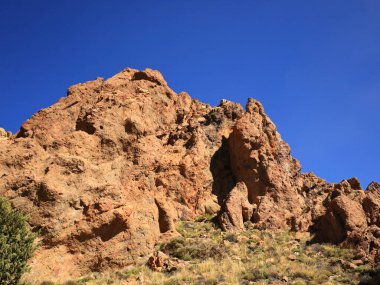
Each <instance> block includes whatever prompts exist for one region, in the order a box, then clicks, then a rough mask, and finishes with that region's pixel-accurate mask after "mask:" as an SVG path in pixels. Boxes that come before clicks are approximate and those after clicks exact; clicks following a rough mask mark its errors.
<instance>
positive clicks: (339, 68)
mask: <svg viewBox="0 0 380 285" xmlns="http://www.w3.org/2000/svg"><path fill="white" fill-rule="evenodd" d="M125 67H133V68H138V69H143V68H146V67H151V68H154V69H158V70H160V71H161V72H162V73H163V74H164V76H165V78H166V80H167V81H168V82H169V85H170V86H171V87H172V88H173V89H174V90H175V91H177V92H179V91H182V90H184V91H187V92H188V93H190V94H191V95H192V96H193V97H195V98H197V99H200V100H201V101H203V102H206V103H209V104H211V105H217V104H218V103H219V101H220V100H221V99H229V100H233V101H237V102H239V103H241V104H243V105H244V104H245V102H246V100H247V98H248V97H253V98H256V99H258V100H260V101H261V102H262V103H263V105H264V107H265V109H266V112H267V113H268V114H269V115H270V116H271V118H272V120H273V121H274V122H275V124H276V125H277V127H278V129H279V131H280V133H281V134H282V137H283V138H284V139H285V140H286V141H287V142H288V143H289V144H290V146H291V148H292V153H293V155H294V156H295V157H296V158H298V159H299V160H300V161H301V164H302V165H303V170H304V171H314V172H315V173H316V174H318V175H320V176H322V177H324V178H326V179H327V180H328V181H331V182H338V181H340V180H341V179H343V178H349V177H352V176H357V177H359V179H360V180H361V181H362V184H363V186H366V185H367V184H368V183H369V182H370V181H372V180H378V181H380V167H379V162H380V150H379V139H380V124H379V122H380V120H379V107H380V1H378V0H360V1H358V0H355V1H354V0H318V1H317V0H315V1H313V0H310V1H305V0H299V1H295V0H286V1H284V0H260V1H259V0H257V1H255V0H251V1H236V0H235V1H223V0H218V1H205V0H203V1H197V0H193V1H179V0H177V1H165V0H162V1H150V0H145V1H128V0H126V1H116V0H111V1H105V0H104V1H98V0H75V1H73V0H65V1H50V0H45V1H42V0H33V1H32V0H24V1H21V0H0V86H1V91H0V94H1V95H0V96H1V103H0V126H2V127H4V128H6V129H8V130H11V131H13V132H15V131H16V130H17V129H18V128H19V126H20V125H21V123H22V122H23V121H25V120H26V119H27V118H28V117H30V116H31V115H32V114H33V113H35V112H36V111H38V110H39V109H41V108H43V107H47V106H49V105H51V104H53V103H54V102H56V101H57V100H58V98H60V97H63V96H65V94H66V89H67V87H69V86H70V85H73V84H75V83H78V82H84V81H88V80H92V79H95V78H96V77H98V76H101V77H110V76H112V75H113V74H115V73H117V72H119V71H121V70H122V69H124V68H125Z"/></svg>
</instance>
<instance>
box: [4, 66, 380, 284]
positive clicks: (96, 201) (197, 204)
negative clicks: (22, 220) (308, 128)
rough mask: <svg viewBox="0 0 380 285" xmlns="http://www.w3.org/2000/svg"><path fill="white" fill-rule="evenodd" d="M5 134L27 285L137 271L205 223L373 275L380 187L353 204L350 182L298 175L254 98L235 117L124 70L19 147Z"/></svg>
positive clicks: (58, 111) (68, 101)
mask: <svg viewBox="0 0 380 285" xmlns="http://www.w3.org/2000/svg"><path fill="white" fill-rule="evenodd" d="M4 133H5V132H4V131H1V130H0V136H1V138H6V139H2V140H1V141H0V195H2V196H6V197H7V198H8V199H9V200H10V201H11V202H12V205H13V206H14V207H16V208H18V209H21V210H23V211H25V212H27V213H28V215H29V217H30V224H31V226H32V227H33V229H34V230H35V231H38V232H39V233H40V236H41V247H40V248H39V249H38V251H37V253H36V255H35V256H34V258H33V260H32V261H31V266H32V271H31V272H30V273H29V274H28V276H27V277H28V278H29V279H30V280H44V279H56V280H65V279H72V278H75V277H76V276H80V275H82V274H86V273H88V272H89V271H107V270H114V269H118V268H122V267H125V266H127V265H129V264H133V263H135V262H137V261H139V260H140V259H143V260H145V261H146V260H147V259H148V256H150V255H151V254H152V252H154V246H155V244H156V243H157V242H159V241H160V240H163V239H166V238H168V237H171V236H177V235H178V233H176V230H175V222H176V221H178V220H192V219H194V218H196V217H197V216H199V215H201V214H204V213H209V214H218V215H219V221H220V224H221V226H222V228H223V229H225V230H241V229H243V228H244V221H246V220H251V221H252V222H254V223H255V225H256V227H257V228H260V229H267V228H268V229H270V228H274V229H287V230H292V231H299V232H307V231H311V232H313V233H315V237H316V240H319V241H322V242H334V243H341V242H343V243H346V244H348V245H349V244H358V245H359V246H360V247H361V248H362V249H363V251H362V255H363V257H362V258H363V259H364V258H367V259H368V260H369V261H372V262H378V257H377V256H378V251H379V246H378V239H379V230H378V227H379V226H380V225H379V223H380V222H379V216H380V213H379V207H380V197H379V196H380V194H379V191H380V190H379V185H378V184H376V183H372V184H371V185H370V186H369V187H368V190H367V191H363V190H362V189H361V186H360V184H359V183H358V181H357V180H355V179H350V180H347V181H346V180H345V181H342V182H341V183H339V184H336V185H334V184H328V183H326V181H324V180H323V179H321V178H319V177H317V176H315V175H314V174H312V173H301V172H300V169H301V166H300V163H299V162H298V161H297V160H295V159H294V158H293V157H292V156H291V155H290V148H289V146H288V145H287V144H286V143H285V142H284V141H283V140H282V139H281V137H280V135H279V134H278V132H277V131H276V127H275V125H274V124H273V123H272V122H271V120H270V119H269V117H268V116H267V115H266V114H265V112H264V109H263V107H262V106H261V104H260V103H259V102H257V101H255V100H254V99H249V100H248V103H247V105H246V110H245V111H244V110H243V108H242V107H241V106H240V105H239V104H236V103H233V102H230V101H227V100H222V101H221V103H220V105H219V106H217V107H211V106H209V105H207V104H203V103H201V102H199V101H197V100H195V99H192V98H191V97H190V96H189V95H188V94H187V93H185V92H181V93H179V94H176V93H175V92H174V91H173V90H171V89H170V88H169V87H168V85H167V83H166V81H165V80H164V78H163V77H162V75H161V74H160V73H159V72H158V71H154V70H151V69H146V70H144V71H138V70H134V69H129V68H127V69H125V70H123V71H122V72H120V73H118V74H116V75H115V76H113V77H111V78H109V79H108V80H103V79H102V78H98V79H96V80H94V81H90V82H86V83H83V84H78V85H75V86H73V87H70V88H69V90H68V92H67V96H66V97H64V98H61V99H60V100H58V102H57V103H56V104H54V105H53V106H51V107H49V108H47V109H43V110H41V111H40V112H38V113H37V114H35V115H34V116H32V117H31V118H30V119H29V120H27V121H26V122H25V123H24V124H23V125H22V126H21V128H20V131H19V132H18V133H17V134H15V135H9V134H8V135H4ZM155 260H157V258H156V257H152V262H153V263H154V264H156V263H157V262H156V261H155ZM153 263H152V264H153ZM58 265H59V266H58ZM158 267H160V266H158Z"/></svg>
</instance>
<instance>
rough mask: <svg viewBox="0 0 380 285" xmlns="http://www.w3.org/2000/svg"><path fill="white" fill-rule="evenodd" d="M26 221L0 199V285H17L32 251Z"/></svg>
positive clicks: (32, 240)
mask: <svg viewBox="0 0 380 285" xmlns="http://www.w3.org/2000/svg"><path fill="white" fill-rule="evenodd" d="M34 238H35V237H34V235H33V234H32V233H31V232H30V230H29V228H28V225H27V223H26V219H25V217H24V215H22V214H21V213H20V212H18V211H14V210H12V208H11V207H10V205H9V203H8V202H7V201H6V200H5V199H3V198H1V197H0V284H1V285H8V284H17V283H18V282H19V280H20V278H21V275H22V274H23V273H24V272H25V271H26V269H27V264H26V263H27V261H28V259H29V258H30V257H31V256H32V253H33V250H34V245H33V242H34Z"/></svg>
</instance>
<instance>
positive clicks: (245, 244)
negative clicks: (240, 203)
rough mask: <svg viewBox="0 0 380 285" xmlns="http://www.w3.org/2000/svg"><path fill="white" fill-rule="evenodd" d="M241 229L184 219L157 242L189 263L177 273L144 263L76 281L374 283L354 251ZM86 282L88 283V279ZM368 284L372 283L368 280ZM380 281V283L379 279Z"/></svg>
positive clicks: (250, 227)
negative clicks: (174, 235)
mask: <svg viewBox="0 0 380 285" xmlns="http://www.w3.org/2000/svg"><path fill="white" fill-rule="evenodd" d="M246 228H247V230H246V231H244V232H241V233H237V232H222V231H221V230H220V228H219V227H218V226H217V225H216V224H215V223H214V222H213V219H212V217H208V218H205V217H202V218H199V219H197V221H196V222H179V223H178V224H177V231H178V232H179V233H181V235H182V237H181V238H175V239H173V240H170V241H168V242H165V243H163V244H160V245H157V249H158V250H161V251H163V252H164V253H166V254H167V255H169V256H171V257H176V258H179V259H182V260H185V261H187V262H188V263H187V265H186V266H184V267H181V268H178V270H176V271H174V272H170V273H169V272H153V271H151V270H150V269H149V268H147V267H146V266H145V265H144V264H141V265H137V266H131V267H129V268H127V269H125V270H122V271H120V272H117V273H114V274H110V275H93V276H91V277H89V278H87V279H82V280H79V281H78V282H77V283H76V284H166V285H171V284H293V285H302V284H308V285H309V284H316V285H317V284H331V285H332V284H359V282H360V280H362V283H360V284H372V283H369V282H370V281H371V280H372V281H373V279H372V278H373V276H374V275H375V274H376V271H375V270H371V269H370V268H369V267H368V266H363V265H362V266H360V267H357V268H356V269H349V268H347V267H345V266H344V263H349V262H351V261H352V258H353V257H354V254H355V252H354V250H352V249H344V248H341V247H338V246H333V245H327V244H322V245H321V244H312V245H307V239H306V238H304V239H299V238H296V237H295V235H294V234H292V233H288V232H283V231H269V230H268V231H258V230H256V229H254V228H253V225H252V224H250V223H247V224H246ZM84 280H85V281H84ZM365 282H367V283H365ZM373 284H377V283H373Z"/></svg>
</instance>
